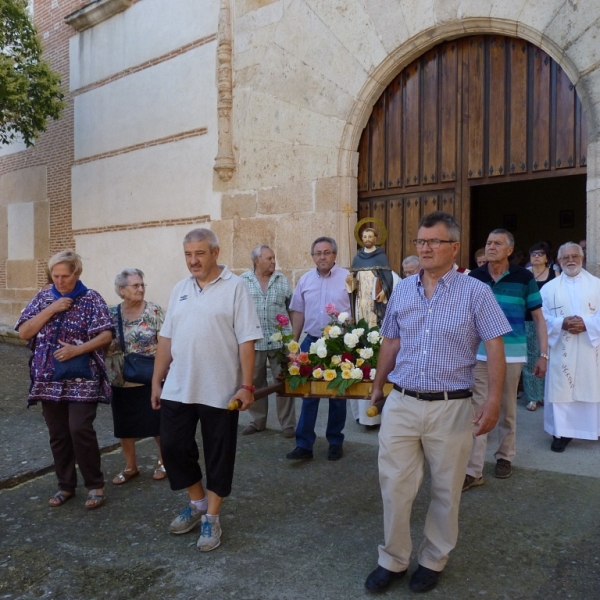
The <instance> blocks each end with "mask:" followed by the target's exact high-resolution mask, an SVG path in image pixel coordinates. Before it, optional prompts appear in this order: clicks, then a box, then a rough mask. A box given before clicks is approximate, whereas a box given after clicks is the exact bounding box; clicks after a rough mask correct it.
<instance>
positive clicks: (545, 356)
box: [540, 352, 550, 360]
mask: <svg viewBox="0 0 600 600" xmlns="http://www.w3.org/2000/svg"><path fill="white" fill-rule="evenodd" d="M540 358H545V359H546V360H550V357H549V356H548V355H547V354H546V353H545V352H540Z"/></svg>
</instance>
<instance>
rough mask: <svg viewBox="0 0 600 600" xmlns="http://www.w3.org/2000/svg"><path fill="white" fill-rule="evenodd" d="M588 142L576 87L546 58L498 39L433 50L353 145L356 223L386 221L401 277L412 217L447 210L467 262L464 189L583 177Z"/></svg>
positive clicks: (397, 82) (397, 85)
mask: <svg viewBox="0 0 600 600" xmlns="http://www.w3.org/2000/svg"><path fill="white" fill-rule="evenodd" d="M587 144H588V141H587V132H586V127H585V119H584V116H583V113H582V109H581V102H580V101H579V98H578V97H577V94H576V92H575V89H574V86H573V84H572V83H571V82H570V81H569V78H568V77H567V76H566V74H565V73H564V71H563V70H562V69H561V67H560V66H559V65H558V64H557V63H556V62H555V61H554V60H553V59H551V58H550V57H549V56H548V55H547V54H546V53H545V52H543V51H542V50H540V49H539V48H537V47H536V46H534V45H532V44H530V43H529V42H526V41H524V40H520V39H516V38H508V37H503V36H474V37H467V38H461V39H458V40H454V41H451V42H447V43H444V44H440V45H439V46H436V47H435V48H433V49H431V50H430V51H429V52H427V53H426V54H424V55H423V56H421V57H420V58H419V59H417V60H415V61H414V62H413V63H412V64H411V65H409V66H408V67H407V68H405V69H404V70H403V71H402V72H401V73H400V74H399V75H398V76H397V77H396V78H395V79H394V80H393V81H392V82H391V83H390V85H389V86H388V87H387V89H386V90H385V92H384V93H383V94H382V95H381V97H380V98H379V100H378V101H377V102H376V104H375V106H374V108H373V113H372V115H371V117H370V119H369V122H368V124H367V126H366V127H365V130H364V132H363V134H362V137H361V140H360V145H359V154H360V157H359V163H358V218H359V219H361V218H364V217H369V216H371V217H375V218H378V219H381V220H382V221H383V222H384V223H386V225H387V227H388V231H389V235H388V241H387V242H386V251H387V253H388V256H389V258H390V262H391V264H392V266H393V268H394V269H395V270H397V271H398V272H400V263H401V261H402V258H403V257H404V256H407V255H410V254H415V249H414V246H413V245H412V240H413V239H414V238H415V237H416V232H417V225H418V221H419V219H420V217H421V216H422V215H424V214H427V213H429V212H432V211H434V210H438V209H441V210H445V211H447V212H450V213H452V214H454V215H455V217H456V218H457V219H458V221H459V222H460V223H461V226H462V250H461V252H462V253H461V257H460V258H461V264H464V265H467V264H468V263H469V247H468V246H469V244H468V242H469V233H470V232H469V221H470V188H471V186H475V185H482V184H485V183H492V182H507V181H519V180H523V179H536V178H545V177H556V176H559V175H573V174H581V173H585V172H586V166H585V165H586V151H587Z"/></svg>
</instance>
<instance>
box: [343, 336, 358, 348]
mask: <svg viewBox="0 0 600 600" xmlns="http://www.w3.org/2000/svg"><path fill="white" fill-rule="evenodd" d="M344 344H346V346H348V348H354V347H355V346H356V344H358V336H357V335H355V334H354V333H347V334H346V335H345V336H344Z"/></svg>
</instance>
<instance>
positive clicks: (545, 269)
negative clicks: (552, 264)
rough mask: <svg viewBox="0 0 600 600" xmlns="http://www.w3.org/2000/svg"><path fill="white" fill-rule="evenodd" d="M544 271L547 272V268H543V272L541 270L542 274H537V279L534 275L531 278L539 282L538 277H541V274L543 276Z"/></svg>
mask: <svg viewBox="0 0 600 600" xmlns="http://www.w3.org/2000/svg"><path fill="white" fill-rule="evenodd" d="M546 271H548V267H545V268H544V270H543V271H542V272H541V273H540V274H539V275H538V276H537V277H536V276H535V275H534V276H533V278H534V279H535V280H536V281H539V280H540V277H541V276H542V275H543V274H544V273H545V272H546Z"/></svg>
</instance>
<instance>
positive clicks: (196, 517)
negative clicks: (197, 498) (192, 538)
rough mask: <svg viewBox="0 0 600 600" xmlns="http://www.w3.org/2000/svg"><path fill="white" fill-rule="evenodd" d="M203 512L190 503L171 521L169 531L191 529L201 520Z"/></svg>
mask: <svg viewBox="0 0 600 600" xmlns="http://www.w3.org/2000/svg"><path fill="white" fill-rule="evenodd" d="M202 514H203V513H201V512H200V511H199V510H198V509H197V508H196V507H195V506H194V505H193V504H189V505H188V506H186V507H185V508H184V509H183V510H182V511H181V512H180V513H179V514H178V515H177V517H175V519H173V521H171V525H169V531H170V532H171V533H175V534H180V533H187V532H188V531H191V530H192V529H194V527H196V525H197V524H198V523H199V522H200V517H202Z"/></svg>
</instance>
